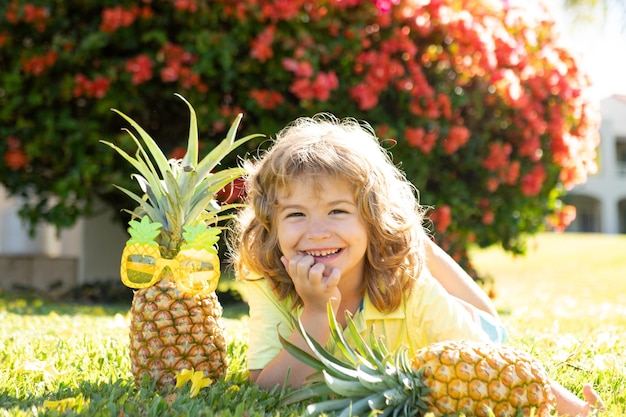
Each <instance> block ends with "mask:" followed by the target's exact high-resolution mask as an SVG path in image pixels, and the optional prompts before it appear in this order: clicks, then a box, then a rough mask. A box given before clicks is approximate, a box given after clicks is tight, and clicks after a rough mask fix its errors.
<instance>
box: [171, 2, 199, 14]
mask: <svg viewBox="0 0 626 417" xmlns="http://www.w3.org/2000/svg"><path fill="white" fill-rule="evenodd" d="M174 8H175V9H176V10H178V11H181V12H185V11H186V12H192V13H193V12H196V11H197V10H198V3H196V0H174Z"/></svg>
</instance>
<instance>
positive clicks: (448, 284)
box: [425, 239, 498, 317]
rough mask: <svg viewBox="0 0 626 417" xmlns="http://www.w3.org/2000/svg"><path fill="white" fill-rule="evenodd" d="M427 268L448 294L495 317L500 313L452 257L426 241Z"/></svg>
mask: <svg viewBox="0 0 626 417" xmlns="http://www.w3.org/2000/svg"><path fill="white" fill-rule="evenodd" d="M425 246H426V266H427V268H428V270H429V271H430V273H431V274H432V275H433V277H435V279H437V281H439V282H440V283H441V285H442V286H443V287H444V288H445V289H446V291H447V292H448V293H450V294H451V295H453V296H455V297H456V298H459V299H461V300H463V301H465V302H467V303H469V304H471V305H473V306H474V307H476V308H478V309H480V310H483V311H485V312H487V313H489V314H491V315H492V316H494V317H498V312H497V310H496V308H495V306H494V305H493V303H492V302H491V300H490V299H489V297H488V296H487V294H485V292H484V291H483V290H482V288H480V287H479V286H478V285H477V284H476V282H474V280H473V279H472V277H470V276H469V274H468V273H467V272H465V270H463V268H461V266H460V265H459V264H458V263H456V261H455V260H454V259H452V257H451V256H450V255H448V254H447V253H446V252H445V251H444V250H443V249H441V248H440V247H439V246H438V245H437V244H436V243H434V242H433V241H431V240H430V239H426V245H425Z"/></svg>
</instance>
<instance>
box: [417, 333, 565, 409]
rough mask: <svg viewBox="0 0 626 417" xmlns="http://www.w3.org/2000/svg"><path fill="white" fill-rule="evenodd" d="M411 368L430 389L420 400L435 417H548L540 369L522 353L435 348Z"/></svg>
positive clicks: (546, 385) (546, 382) (550, 404)
mask: <svg viewBox="0 0 626 417" xmlns="http://www.w3.org/2000/svg"><path fill="white" fill-rule="evenodd" d="M411 367H412V368H413V369H414V370H415V371H420V370H421V371H422V372H423V373H422V381H423V382H424V384H425V385H426V386H427V387H428V388H430V389H431V391H429V392H428V394H427V395H426V396H425V397H423V400H424V401H425V402H426V403H427V404H428V405H429V411H430V412H432V413H433V414H434V415H435V416H437V417H439V416H445V415H450V414H455V413H459V412H463V413H465V414H467V415H475V416H478V417H483V416H484V417H486V416H489V415H490V414H489V413H490V410H492V411H493V414H494V415H495V416H496V417H506V416H515V415H516V413H517V410H521V411H522V413H523V415H524V416H531V415H533V414H532V411H531V410H533V409H534V413H535V414H534V416H537V417H548V416H550V415H552V413H553V411H554V408H555V404H556V398H555V396H554V394H553V393H552V390H551V388H550V379H549V377H548V375H547V373H546V371H545V369H544V368H543V366H542V365H541V364H540V363H539V362H538V361H537V359H535V358H534V357H532V356H531V355H529V354H527V353H526V352H522V351H518V350H515V349H512V348H510V347H507V346H503V345H492V344H486V343H475V342H468V341H459V342H444V343H436V344H433V345H431V346H428V347H426V348H423V349H420V350H418V351H417V352H415V355H414V356H413V358H412V363H411Z"/></svg>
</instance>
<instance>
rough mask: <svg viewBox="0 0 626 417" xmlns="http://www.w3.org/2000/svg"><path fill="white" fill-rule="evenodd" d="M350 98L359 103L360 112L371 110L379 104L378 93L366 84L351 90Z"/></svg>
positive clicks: (358, 85)
mask: <svg viewBox="0 0 626 417" xmlns="http://www.w3.org/2000/svg"><path fill="white" fill-rule="evenodd" d="M350 96H351V97H352V98H353V99H354V100H355V101H356V102H357V105H358V106H359V110H370V109H373V108H374V107H376V105H377V104H378V93H377V92H376V91H374V90H372V88H370V86H369V85H368V84H367V83H365V82H363V83H359V84H357V85H355V86H354V87H352V88H350Z"/></svg>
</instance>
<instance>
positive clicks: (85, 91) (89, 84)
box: [73, 74, 111, 98]
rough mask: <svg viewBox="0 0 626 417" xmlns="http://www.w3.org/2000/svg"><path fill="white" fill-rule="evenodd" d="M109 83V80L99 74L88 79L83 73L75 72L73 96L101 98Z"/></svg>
mask: <svg viewBox="0 0 626 417" xmlns="http://www.w3.org/2000/svg"><path fill="white" fill-rule="evenodd" d="M110 85H111V80H110V79H109V78H106V77H103V76H101V75H99V76H97V77H96V78H94V79H93V80H90V79H89V78H87V77H86V76H85V75H83V74H77V75H76V77H75V78H74V91H73V93H74V97H87V98H102V97H104V96H105V95H106V93H107V92H108V90H109V87H110Z"/></svg>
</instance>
